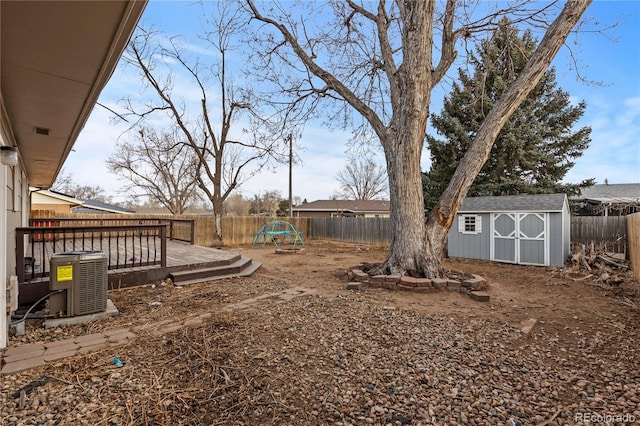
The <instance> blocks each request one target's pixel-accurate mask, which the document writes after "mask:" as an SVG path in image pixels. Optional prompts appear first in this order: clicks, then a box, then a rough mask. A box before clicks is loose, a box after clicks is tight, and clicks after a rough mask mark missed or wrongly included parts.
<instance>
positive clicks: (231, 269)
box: [169, 257, 262, 285]
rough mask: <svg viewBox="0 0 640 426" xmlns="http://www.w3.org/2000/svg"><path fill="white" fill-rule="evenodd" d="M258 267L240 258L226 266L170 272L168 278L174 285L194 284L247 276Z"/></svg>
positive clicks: (254, 263) (248, 259)
mask: <svg viewBox="0 0 640 426" xmlns="http://www.w3.org/2000/svg"><path fill="white" fill-rule="evenodd" d="M260 266H262V264H260V263H257V262H253V260H252V259H251V258H249V257H240V258H239V259H238V260H236V261H235V262H232V263H229V264H227V265H221V266H215V267H210V268H200V269H191V270H186V271H179V272H172V273H170V274H169V278H171V280H172V281H173V283H174V284H175V285H187V284H195V283H201V282H205V281H211V280H216V279H222V278H230V277H239V276H249V275H251V274H252V273H253V272H255V271H256V270H257V269H258V268H260Z"/></svg>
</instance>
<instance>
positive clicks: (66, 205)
mask: <svg viewBox="0 0 640 426" xmlns="http://www.w3.org/2000/svg"><path fill="white" fill-rule="evenodd" d="M82 204H83V201H82V200H78V199H77V198H74V197H72V196H70V195H66V194H63V193H61V192H57V191H52V190H50V189H38V188H31V211H36V210H45V211H48V212H53V213H65V214H69V213H71V211H72V209H73V208H74V207H77V206H80V205H82Z"/></svg>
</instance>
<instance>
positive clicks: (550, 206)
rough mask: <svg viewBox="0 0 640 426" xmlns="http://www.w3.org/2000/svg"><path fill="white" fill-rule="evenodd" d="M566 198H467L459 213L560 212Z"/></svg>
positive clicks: (531, 195) (558, 195) (525, 195)
mask: <svg viewBox="0 0 640 426" xmlns="http://www.w3.org/2000/svg"><path fill="white" fill-rule="evenodd" d="M566 199H567V196H566V195H565V194H524V195H502V196H490V197H467V198H465V199H464V201H463V203H462V206H460V210H459V211H458V212H459V213H480V212H519V211H534V212H561V211H562V210H563V209H564V205H565V203H566Z"/></svg>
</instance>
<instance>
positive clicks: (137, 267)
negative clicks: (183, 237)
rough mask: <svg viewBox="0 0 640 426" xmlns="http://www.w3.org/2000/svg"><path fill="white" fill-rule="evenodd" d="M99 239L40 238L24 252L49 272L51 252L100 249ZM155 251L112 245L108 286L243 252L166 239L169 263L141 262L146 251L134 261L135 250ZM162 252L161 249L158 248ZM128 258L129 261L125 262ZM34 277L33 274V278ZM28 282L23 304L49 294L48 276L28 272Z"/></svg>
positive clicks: (216, 262)
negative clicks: (90, 244)
mask: <svg viewBox="0 0 640 426" xmlns="http://www.w3.org/2000/svg"><path fill="white" fill-rule="evenodd" d="M102 247H105V248H106V247H109V245H108V244H103V245H102ZM100 248H101V246H100V244H99V242H98V243H96V244H94V245H93V247H87V246H86V245H85V246H84V247H83V246H81V245H80V244H76V245H75V246H71V245H70V244H66V245H64V246H63V245H62V243H61V242H56V246H55V247H53V245H52V243H51V242H39V243H36V244H35V245H34V248H33V253H31V248H29V251H30V252H29V253H25V256H29V257H33V258H34V266H35V268H34V269H35V271H34V272H37V273H40V272H47V273H48V272H49V261H50V259H51V255H52V254H54V253H62V252H69V251H88V250H95V251H100ZM147 249H148V250H149V251H148V252H154V250H155V247H153V248H151V247H146V246H145V244H142V245H141V247H140V246H136V247H135V251H134V250H133V249H132V247H131V244H128V246H127V247H126V249H125V247H124V245H119V246H115V245H113V244H112V246H111V250H110V251H111V253H110V255H111V260H110V262H111V263H112V265H111V268H110V270H109V272H108V280H109V288H110V289H119V288H127V287H135V286H139V285H142V284H146V283H149V282H154V281H160V280H164V279H166V278H168V277H169V275H170V274H171V273H174V272H180V271H189V270H198V269H205V268H212V267H224V266H225V265H230V264H233V263H234V262H236V261H237V260H238V259H240V255H239V254H236V253H232V252H228V251H224V250H220V249H215V248H209V247H202V246H195V245H191V244H189V243H185V242H179V241H171V240H167V247H166V266H165V267H163V266H161V265H160V264H141V263H144V261H146V259H144V257H145V256H146V255H144V254H143V256H142V257H143V259H142V262H141V259H137V260H136V261H132V260H131V259H132V258H133V256H134V254H133V253H136V254H135V256H136V257H138V256H140V254H139V253H147V251H145V250H147ZM158 252H159V249H158ZM114 259H120V260H119V261H118V262H119V266H118V267H117V268H115V267H114V265H115V264H116V261H115V260H114ZM125 261H127V262H128V263H127V264H126V265H125V264H123V263H124V262H125ZM30 277H31V278H30ZM25 281H26V282H24V283H20V290H19V302H20V304H25V303H31V302H34V301H36V300H38V299H39V298H40V297H42V296H44V295H46V294H47V293H48V292H49V278H48V277H38V278H34V277H33V275H29V274H27V277H26V280H25Z"/></svg>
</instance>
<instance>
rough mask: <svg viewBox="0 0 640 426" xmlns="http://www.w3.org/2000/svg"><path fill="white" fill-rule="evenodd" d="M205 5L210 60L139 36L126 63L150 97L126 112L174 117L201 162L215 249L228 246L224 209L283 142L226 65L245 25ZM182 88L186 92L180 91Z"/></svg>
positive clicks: (182, 46) (228, 10) (130, 102)
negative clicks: (224, 232) (135, 70)
mask: <svg viewBox="0 0 640 426" xmlns="http://www.w3.org/2000/svg"><path fill="white" fill-rule="evenodd" d="M204 5H205V6H208V5H211V6H212V7H213V8H214V9H215V10H214V11H213V12H212V13H211V15H210V19H209V22H208V24H209V26H210V31H209V32H207V33H205V34H203V36H202V40H203V42H204V43H206V45H207V46H208V49H209V52H207V53H206V54H202V55H201V56H200V57H197V58H193V57H192V56H191V55H190V52H191V51H194V50H196V51H198V50H199V49H193V47H194V46H192V45H190V44H187V43H184V42H181V41H180V39H179V38H166V37H163V36H162V35H161V34H160V33H156V32H152V31H146V30H144V29H141V30H139V31H138V33H137V34H136V35H134V37H133V38H132V39H131V41H130V43H129V48H128V50H127V52H126V53H125V56H124V59H125V61H127V62H128V64H130V65H132V66H134V67H135V68H137V69H138V70H139V72H140V74H141V77H142V79H143V81H144V83H145V89H147V90H146V91H145V93H144V96H143V99H144V101H145V103H144V105H141V104H140V103H139V102H138V101H137V99H134V98H128V99H125V100H124V104H125V108H126V109H127V110H128V111H129V114H130V115H134V116H136V117H138V119H139V120H142V121H145V120H152V119H158V118H161V119H162V118H165V119H166V117H168V118H169V119H170V120H171V121H172V122H173V123H174V124H175V126H176V127H177V129H178V131H179V132H180V134H181V139H182V140H183V144H184V145H185V146H186V147H188V148H189V149H190V150H191V152H193V153H194V154H195V155H196V157H197V159H198V161H197V170H196V171H197V173H196V179H197V185H198V187H199V189H200V190H201V191H202V193H203V194H204V196H205V197H206V199H208V200H209V201H210V202H211V204H212V207H213V215H214V241H215V243H214V244H215V245H222V244H223V236H222V226H221V218H222V214H223V203H224V201H225V200H226V199H227V197H229V195H230V194H231V193H232V191H233V190H234V189H237V188H238V187H239V186H240V185H241V184H242V183H243V182H244V180H245V179H246V178H248V177H249V176H251V175H253V174H255V173H257V172H258V171H259V170H260V169H261V168H263V167H264V166H265V165H267V164H268V162H269V161H271V160H272V159H273V158H279V155H280V154H281V153H280V152H279V147H280V145H281V141H283V140H284V139H283V138H279V137H278V136H277V135H276V136H273V131H274V128H273V127H268V124H269V123H268V122H266V121H265V120H263V119H262V117H264V116H265V114H263V113H262V112H261V111H259V110H258V109H257V105H256V104H255V102H254V98H253V96H252V93H251V91H250V90H249V88H248V86H247V85H246V84H244V83H236V80H235V79H234V76H233V74H232V72H231V71H230V68H231V67H229V66H228V65H227V60H228V59H229V57H232V58H233V55H234V54H236V49H237V48H238V46H237V37H238V35H239V34H242V32H243V30H244V25H245V24H246V21H242V20H241V18H240V15H239V13H238V11H237V10H236V9H234V8H233V4H232V3H230V2H211V3H205V4H204ZM200 50H201V49H200ZM233 59H234V60H235V58H233ZM205 61H209V62H205ZM185 80H187V81H185ZM177 81H180V83H181V85H183V86H181V87H180V88H177V87H176V86H177ZM187 86H188V87H187ZM185 93H191V95H190V96H184V94H185ZM242 118H244V119H245V120H246V121H245V122H244V124H243V123H242V122H240V120H241V119H242ZM243 125H244V126H248V127H250V130H245V127H243ZM259 126H262V127H259ZM277 130H283V129H282V127H280V128H278V129H277ZM286 133H288V130H285V131H284V133H283V134H286Z"/></svg>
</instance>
